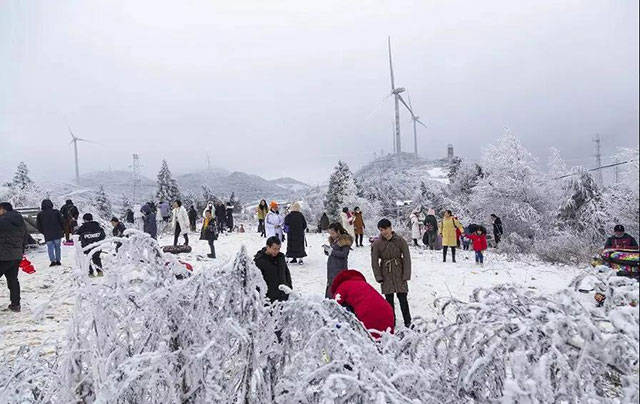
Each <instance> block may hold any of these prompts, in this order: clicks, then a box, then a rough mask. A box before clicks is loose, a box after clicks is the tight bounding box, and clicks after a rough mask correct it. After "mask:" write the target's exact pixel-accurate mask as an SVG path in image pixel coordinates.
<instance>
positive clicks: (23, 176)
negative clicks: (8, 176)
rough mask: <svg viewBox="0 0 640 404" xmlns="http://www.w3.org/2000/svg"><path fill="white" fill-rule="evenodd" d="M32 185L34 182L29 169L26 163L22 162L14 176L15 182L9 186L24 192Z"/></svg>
mask: <svg viewBox="0 0 640 404" xmlns="http://www.w3.org/2000/svg"><path fill="white" fill-rule="evenodd" d="M32 184H33V181H31V178H29V168H27V165H26V164H25V163H24V161H21V162H20V164H18V168H17V169H16V173H15V174H14V175H13V180H12V181H11V183H10V184H9V185H10V187H11V188H13V189H14V190H24V189H26V188H27V187H28V186H30V185H32Z"/></svg>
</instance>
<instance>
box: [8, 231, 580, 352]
mask: <svg viewBox="0 0 640 404" xmlns="http://www.w3.org/2000/svg"><path fill="white" fill-rule="evenodd" d="M247 228H251V227H250V226H247ZM190 238H191V240H194V241H192V242H191V244H192V246H193V247H194V249H193V252H192V253H191V254H188V255H186V256H185V257H184V258H185V260H187V261H189V262H191V263H192V264H193V265H194V270H195V271H200V270H211V266H210V260H208V259H206V260H199V259H198V255H200V256H203V255H206V253H208V245H207V244H206V242H205V241H196V240H197V239H198V235H197V234H193V235H192V236H191V237H190ZM307 239H308V248H307V254H308V257H307V258H306V259H305V263H304V265H302V266H299V265H297V264H290V270H291V276H292V278H293V287H294V289H296V290H298V291H301V292H303V293H306V294H316V295H324V290H325V284H326V257H325V255H324V253H323V250H322V247H321V246H322V244H324V243H325V242H326V236H325V235H321V234H308V236H307ZM264 241H265V240H264V239H263V238H260V236H259V235H258V234H255V233H243V234H239V233H235V234H231V235H222V236H221V238H220V239H219V240H218V241H217V242H216V252H217V256H218V259H216V260H215V261H217V262H220V263H222V262H227V261H228V260H230V259H232V258H233V257H234V256H235V254H236V253H237V252H238V250H239V248H240V246H241V245H245V246H246V247H247V251H249V253H250V254H253V253H254V252H255V251H257V250H258V249H259V248H261V247H262V246H263V245H264ZM160 242H161V244H162V245H167V244H170V243H171V242H172V237H168V236H164V237H161V239H160ZM283 251H286V244H285V245H283ZM369 252H370V249H369V247H368V246H365V247H360V248H355V249H354V250H353V251H352V252H351V254H350V258H349V266H350V267H351V268H354V269H358V270H360V271H361V272H363V273H364V275H365V276H366V277H367V280H368V281H369V282H370V283H372V284H375V281H374V278H373V273H372V271H371V264H370V255H369ZM411 252H412V262H413V274H412V279H411V281H410V283H409V305H410V308H411V312H412V315H413V316H414V317H416V316H421V317H426V318H429V317H433V316H434V315H435V314H436V313H435V309H434V308H433V304H432V303H433V301H434V299H436V298H437V297H440V296H450V295H451V296H454V297H456V298H458V299H460V300H467V299H468V297H469V295H470V293H471V292H472V291H473V290H474V289H475V288H478V287H488V286H492V285H496V284H502V283H512V284H516V285H521V286H524V287H527V288H529V289H531V290H534V291H537V292H539V293H543V294H548V293H555V292H558V291H561V290H563V289H566V288H567V287H568V285H569V282H570V281H571V280H572V279H573V278H574V277H575V276H576V275H578V274H579V273H580V272H581V271H582V270H584V268H576V267H567V266H552V265H548V264H544V263H541V262H535V261H528V262H524V261H508V260H506V259H505V258H503V257H502V256H500V255H497V254H495V253H494V252H493V251H491V250H490V251H489V252H488V253H487V254H486V256H485V266H484V267H478V266H476V265H475V264H474V256H473V251H459V253H458V257H457V258H458V263H457V264H453V263H451V262H448V263H443V262H442V253H441V252H440V251H424V250H421V249H417V248H412V250H411ZM62 257H63V259H62V262H63V266H62V267H53V268H49V266H48V265H49V260H48V257H47V252H46V248H45V247H41V248H40V249H38V250H35V251H31V252H30V253H29V254H28V258H29V259H30V260H31V261H32V262H33V263H34V265H35V266H36V270H37V272H36V273H35V274H32V275H27V274H25V273H23V272H21V273H20V284H21V287H22V313H20V314H15V313H12V312H9V311H8V310H6V309H4V310H0V354H2V355H6V354H13V353H15V352H16V351H17V350H18V349H19V348H20V346H21V345H32V346H37V345H42V346H43V347H44V349H45V352H53V351H54V349H55V346H56V345H60V344H63V343H64V336H65V332H66V324H67V320H68V319H69V316H70V313H71V310H72V308H73V304H74V298H73V293H72V291H71V290H70V287H71V284H72V282H71V280H70V277H71V276H72V271H71V266H72V265H74V261H75V250H74V247H63V249H62ZM108 259H109V257H103V260H108ZM585 268H586V266H585ZM95 282H100V279H96V280H95ZM0 283H2V285H0V304H2V307H6V304H8V300H9V297H8V289H7V288H6V286H5V285H6V284H5V283H4V280H2V281H0ZM69 292H71V293H69ZM567 292H568V293H574V292H573V291H569V290H568V289H567ZM586 298H587V295H585V301H586V300H587V299H586ZM589 298H590V299H592V297H591V296H589ZM45 303H49V304H48V305H46V304H45ZM396 310H397V315H398V316H401V314H400V309H399V307H396Z"/></svg>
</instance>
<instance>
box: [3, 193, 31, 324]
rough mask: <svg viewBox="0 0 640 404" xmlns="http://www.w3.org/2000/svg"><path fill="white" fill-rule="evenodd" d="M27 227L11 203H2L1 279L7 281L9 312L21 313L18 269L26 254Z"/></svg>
mask: <svg viewBox="0 0 640 404" xmlns="http://www.w3.org/2000/svg"><path fill="white" fill-rule="evenodd" d="M26 237H27V227H26V225H25V224H24V219H23V218H22V215H20V213H18V212H16V211H15V210H13V206H11V204H10V203H9V202H2V203H0V277H2V276H4V277H5V278H6V279H7V287H8V288H9V300H10V301H11V304H10V305H9V310H11V311H14V312H19V311H20V282H18V268H19V267H20V261H22V254H24V244H25V238H26Z"/></svg>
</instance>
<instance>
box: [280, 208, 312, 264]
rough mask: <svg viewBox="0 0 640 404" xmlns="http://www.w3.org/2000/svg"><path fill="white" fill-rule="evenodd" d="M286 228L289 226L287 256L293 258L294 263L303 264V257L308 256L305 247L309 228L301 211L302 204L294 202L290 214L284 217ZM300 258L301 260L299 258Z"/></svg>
mask: <svg viewBox="0 0 640 404" xmlns="http://www.w3.org/2000/svg"><path fill="white" fill-rule="evenodd" d="M284 225H285V228H288V229H289V230H288V235H289V238H288V239H287V240H288V241H287V257H288V258H292V260H291V262H290V263H291V264H292V263H296V262H297V263H298V264H300V265H302V258H304V257H306V256H307V253H306V251H305V249H304V232H305V231H306V230H307V221H306V220H305V218H304V215H303V214H302V213H300V204H299V203H298V202H294V203H293V204H292V205H291V207H290V208H289V214H288V215H287V216H285V218H284ZM298 258H299V260H298Z"/></svg>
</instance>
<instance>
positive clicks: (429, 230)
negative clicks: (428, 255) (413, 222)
mask: <svg viewBox="0 0 640 404" xmlns="http://www.w3.org/2000/svg"><path fill="white" fill-rule="evenodd" d="M437 240H438V219H436V212H435V210H433V209H429V211H428V212H427V216H426V217H425V218H424V235H423V236H422V243H423V244H424V245H425V246H427V245H428V246H429V249H431V250H435V249H436V242H437Z"/></svg>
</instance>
